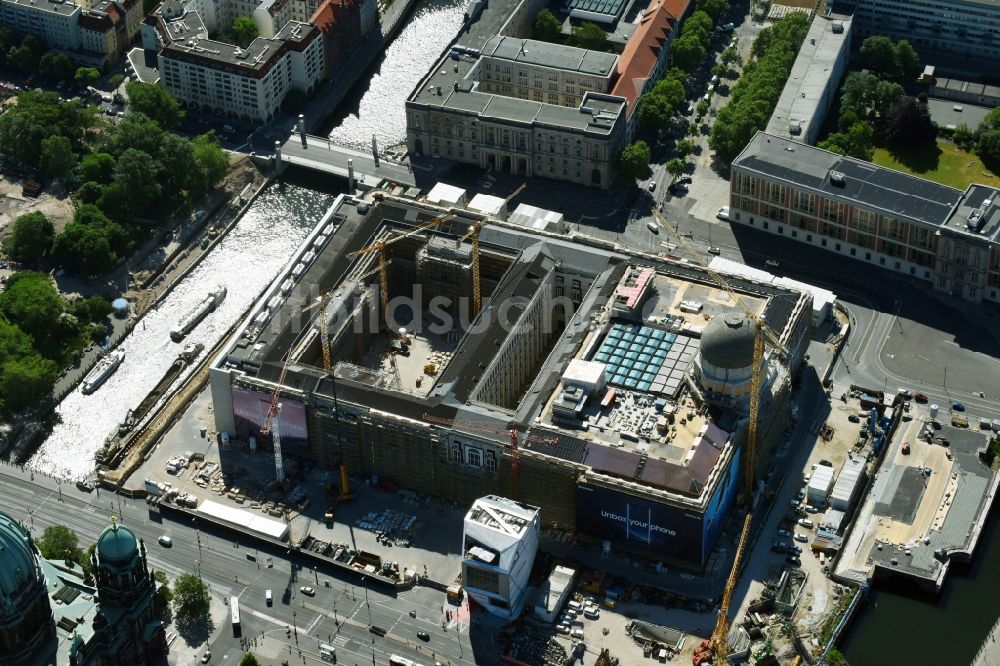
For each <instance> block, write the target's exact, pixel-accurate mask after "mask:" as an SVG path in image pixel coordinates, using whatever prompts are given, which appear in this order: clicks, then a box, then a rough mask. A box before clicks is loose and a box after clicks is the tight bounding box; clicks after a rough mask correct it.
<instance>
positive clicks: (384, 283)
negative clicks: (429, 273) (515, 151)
mask: <svg viewBox="0 0 1000 666" xmlns="http://www.w3.org/2000/svg"><path fill="white" fill-rule="evenodd" d="M456 215H457V213H446V214H444V215H439V216H437V217H435V218H434V219H432V220H428V221H427V222H424V223H423V224H419V225H417V226H416V227H414V228H412V229H410V230H409V231H407V232H406V233H405V234H400V235H398V236H393V237H392V238H389V239H388V240H378V241H375V242H374V243H372V244H371V245H369V246H368V247H363V248H361V249H360V250H355V251H354V252H351V253H350V254H349V255H347V256H349V257H352V258H353V257H360V256H362V255H365V254H373V253H376V252H377V253H378V273H379V276H378V283H379V304H380V305H381V309H382V321H385V320H386V317H387V316H388V314H389V271H388V267H389V262H388V260H386V256H385V248H386V247H388V246H389V245H392V244H393V243H397V242H399V241H401V240H403V239H404V238H409V237H410V236H413V235H416V234H419V233H421V232H423V231H427V230H428V229H430V228H432V227H436V226H438V225H439V224H444V223H445V222H447V221H448V220H450V219H452V218H453V217H455V216H456Z"/></svg>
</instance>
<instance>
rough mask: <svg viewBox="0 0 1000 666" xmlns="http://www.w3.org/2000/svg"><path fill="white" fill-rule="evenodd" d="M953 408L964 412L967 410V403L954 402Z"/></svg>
mask: <svg viewBox="0 0 1000 666" xmlns="http://www.w3.org/2000/svg"><path fill="white" fill-rule="evenodd" d="M951 408H952V409H954V410H955V411H956V412H964V411H965V405H963V404H962V403H960V402H956V403H953V404H952V406H951Z"/></svg>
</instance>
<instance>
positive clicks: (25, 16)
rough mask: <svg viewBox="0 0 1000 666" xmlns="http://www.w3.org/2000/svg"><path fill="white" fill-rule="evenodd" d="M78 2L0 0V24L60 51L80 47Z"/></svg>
mask: <svg viewBox="0 0 1000 666" xmlns="http://www.w3.org/2000/svg"><path fill="white" fill-rule="evenodd" d="M81 13H82V10H81V9H80V6H79V5H76V4H73V3H72V2H64V1H62V0H0V23H2V24H3V25H5V26H7V27H8V28H10V29H11V30H14V31H15V32H19V33H21V34H22V35H35V36H36V37H38V38H40V39H41V40H42V41H44V42H45V45H46V46H48V47H50V48H53V49H60V50H64V51H72V50H74V49H78V48H80V29H79V21H80V14H81Z"/></svg>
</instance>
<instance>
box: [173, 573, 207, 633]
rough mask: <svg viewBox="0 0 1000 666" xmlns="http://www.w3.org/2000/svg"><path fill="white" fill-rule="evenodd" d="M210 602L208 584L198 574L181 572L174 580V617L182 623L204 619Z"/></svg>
mask: <svg viewBox="0 0 1000 666" xmlns="http://www.w3.org/2000/svg"><path fill="white" fill-rule="evenodd" d="M210 604H211V598H210V597H209V596H208V585H207V584H206V583H205V581H203V580H202V579H201V578H199V577H198V576H196V575H194V574H191V573H187V574H181V575H180V576H178V577H177V579H176V580H175V581H174V617H175V618H176V619H177V622H179V623H180V624H190V623H194V622H198V621H201V620H203V619H204V618H206V617H207V616H208V610H209V606H210Z"/></svg>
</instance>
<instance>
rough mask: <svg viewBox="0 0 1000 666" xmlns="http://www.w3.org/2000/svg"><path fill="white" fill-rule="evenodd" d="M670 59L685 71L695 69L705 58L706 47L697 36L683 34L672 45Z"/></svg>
mask: <svg viewBox="0 0 1000 666" xmlns="http://www.w3.org/2000/svg"><path fill="white" fill-rule="evenodd" d="M670 59H671V62H672V63H673V64H674V65H676V66H677V67H680V68H681V69H683V70H684V71H686V72H690V71H694V70H695V69H697V67H698V65H700V64H701V63H702V61H703V60H704V59H705V47H704V46H703V45H702V43H701V41H700V40H699V39H698V38H697V37H694V36H689V35H681V36H680V37H678V38H677V39H675V40H674V43H673V44H672V45H671V46H670Z"/></svg>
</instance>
